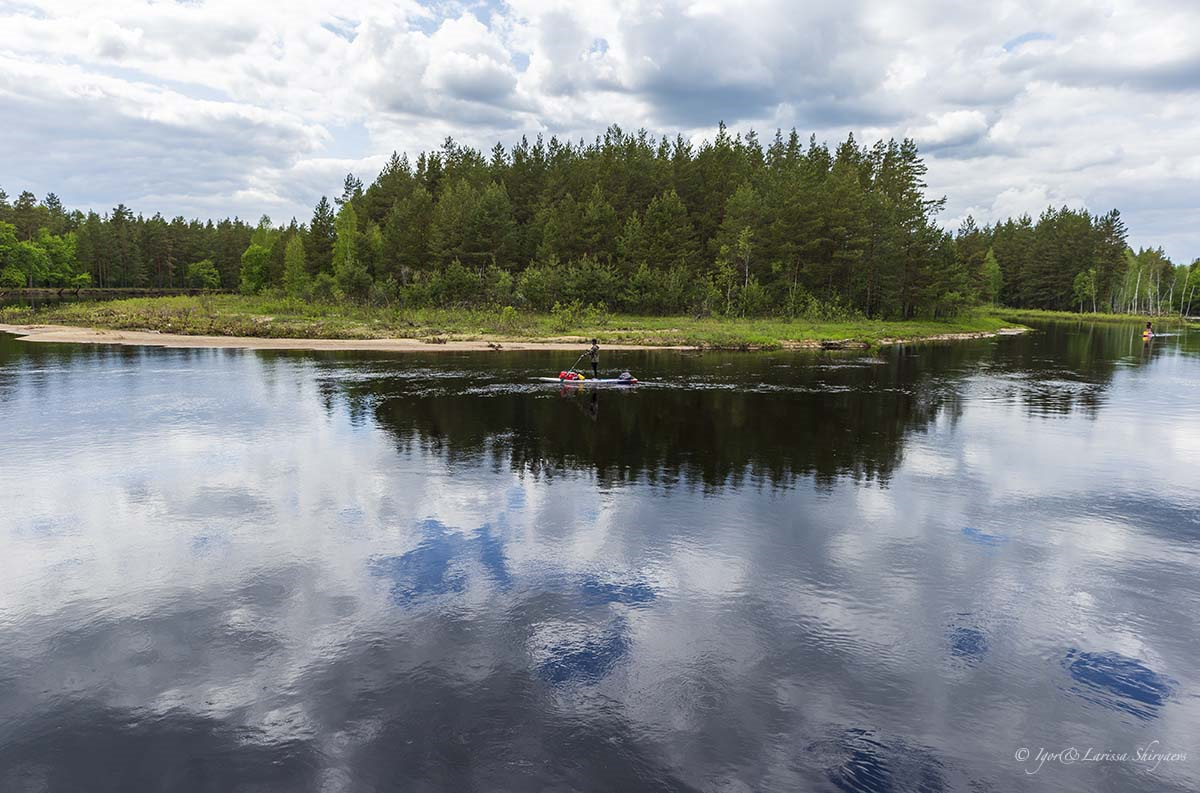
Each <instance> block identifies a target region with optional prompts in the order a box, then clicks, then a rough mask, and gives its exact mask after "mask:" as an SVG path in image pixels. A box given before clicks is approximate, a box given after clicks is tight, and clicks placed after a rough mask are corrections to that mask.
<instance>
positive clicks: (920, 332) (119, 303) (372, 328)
mask: <svg viewBox="0 0 1200 793" xmlns="http://www.w3.org/2000/svg"><path fill="white" fill-rule="evenodd" d="M0 322H5V323H13V324H22V323H24V324H33V323H40V324H53V325H75V326H81V327H91V328H109V329H117V330H150V331H158V332H161V333H178V334H184V335H211V336H252V337H262V338H306V339H378V338H415V339H428V340H430V341H433V340H435V339H447V340H450V339H462V340H471V339H488V340H496V341H517V340H555V339H562V338H563V337H587V338H591V337H593V336H594V337H596V338H598V339H600V340H601V341H602V342H605V343H608V344H616V343H627V344H647V345H661V346H668V345H694V346H700V347H714V348H732V349H772V348H779V347H788V346H800V345H804V344H814V343H820V342H848V343H851V344H858V345H864V346H875V345H878V344H881V343H886V342H888V341H895V340H901V339H903V340H919V339H925V338H930V337H933V336H942V335H946V334H959V333H986V332H993V331H996V330H999V329H1000V328H1003V327H1012V325H1013V323H1012V322H1010V321H1009V320H1008V319H1007V315H1002V314H997V313H990V312H979V313H972V314H964V315H962V316H959V317H956V318H954V319H952V320H946V321H937V320H912V321H904V322H890V321H880V320H871V319H863V318H852V319H842V320H828V321H826V320H805V319H786V318H778V317H764V318H752V319H738V318H726V317H687V316H675V317H644V316H629V315H620V314H617V315H592V316H590V317H588V316H583V315H581V316H577V317H562V316H552V315H550V314H534V313H527V312H514V311H513V310H512V309H507V310H503V311H502V310H499V309H492V308H474V309H465V308H464V309H409V308H395V307H391V308H385V307H367V306H355V305H349V304H329V303H309V302H305V301H300V300H292V299H288V298H279V297H270V296H254V297H248V296H243V295H202V296H172V297H143V298H129V299H122V300H109V301H100V302H77V303H58V304H53V305H49V306H44V307H41V308H38V309H31V308H28V307H8V308H0ZM564 340H566V339H564Z"/></svg>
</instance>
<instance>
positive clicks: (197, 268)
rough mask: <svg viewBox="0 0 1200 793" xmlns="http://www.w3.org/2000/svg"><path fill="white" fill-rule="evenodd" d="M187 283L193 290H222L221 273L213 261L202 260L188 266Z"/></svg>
mask: <svg viewBox="0 0 1200 793" xmlns="http://www.w3.org/2000/svg"><path fill="white" fill-rule="evenodd" d="M187 282H188V286H190V287H192V288H193V289H220V288H221V273H220V272H219V271H218V270H217V266H216V265H215V264H213V263H212V260H211V259H201V260H200V261H198V262H192V263H191V264H189V265H188V268H187Z"/></svg>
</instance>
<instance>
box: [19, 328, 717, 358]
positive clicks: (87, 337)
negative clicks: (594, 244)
mask: <svg viewBox="0 0 1200 793" xmlns="http://www.w3.org/2000/svg"><path fill="white" fill-rule="evenodd" d="M0 333H12V334H14V335H16V336H20V337H22V339H23V340H24V341H32V342H64V343H72V344H124V345H128V346H138V347H200V348H206V347H211V348H233V349H245V350H364V351H373V352H489V351H497V350H499V351H504V350H514V351H520V350H564V349H575V348H577V347H580V346H581V345H583V346H586V345H587V342H586V340H584V339H582V338H578V339H576V338H563V339H559V340H549V341H488V340H486V339H472V340H453V339H451V340H447V341H445V342H438V343H432V342H427V341H422V340H420V339H267V338H256V337H252V336H186V335H182V334H177V333H156V332H153V331H144V330H106V329H103V328H78V327H71V326H68V325H5V324H0ZM604 348H605V349H606V350H695V349H698V348H697V347H693V346H687V345H675V346H662V345H651V344H605V345H604Z"/></svg>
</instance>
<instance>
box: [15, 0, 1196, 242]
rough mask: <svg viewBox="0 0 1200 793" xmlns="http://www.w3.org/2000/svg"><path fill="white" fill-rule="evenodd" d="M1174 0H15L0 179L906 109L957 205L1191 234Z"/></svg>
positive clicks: (294, 195)
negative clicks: (1122, 220) (1120, 218)
mask: <svg viewBox="0 0 1200 793" xmlns="http://www.w3.org/2000/svg"><path fill="white" fill-rule="evenodd" d="M1197 30H1200V7H1197V6H1196V4H1195V3H1192V2H1188V1H1187V0H1142V1H1139V2H1133V1H1132V0H1078V2H1073V3H1046V2H1042V1H1041V0H1036V1H1035V0H1013V1H1012V2H1008V3H1004V4H984V5H976V4H970V5H968V4H962V3H956V2H951V0H912V1H911V2H909V3H904V4H900V3H895V2H884V0H837V1H836V2H831V1H828V0H814V1H812V2H806V3H804V4H802V5H798V4H796V3H794V2H786V1H785V0H700V1H699V2H681V1H680V0H655V1H653V2H652V1H651V0H617V1H616V2H588V3H578V2H572V3H568V2H560V1H559V0H512V1H511V2H507V3H505V2H498V1H497V0H491V1H490V2H478V3H457V2H437V3H432V4H418V3H415V2H354V1H353V0H349V1H348V0H339V2H326V0H298V1H297V2H289V3H286V4H275V3H258V4H254V3H246V2H244V1H243V0H236V1H235V0H204V1H194V2H188V3H172V2H153V3H147V2H127V1H123V0H118V1H117V2H109V3H103V4H97V3H92V2H82V0H53V2H50V0H20V1H19V2H4V0H0V117H3V118H4V119H5V134H4V142H3V145H2V146H0V186H2V187H3V188H4V189H5V190H6V191H7V192H8V193H9V194H10V195H15V194H16V193H17V192H19V191H21V190H25V189H29V190H32V191H34V192H35V193H37V194H38V195H39V196H41V195H44V194H45V193H46V192H49V191H54V192H56V193H58V194H59V196H60V197H61V198H62V199H63V200H64V201H65V202H66V203H67V204H68V206H73V207H81V208H96V209H101V210H103V209H105V208H108V207H111V206H113V205H115V204H116V203H117V202H119V201H123V202H125V203H126V204H129V205H131V206H132V207H133V208H134V209H135V210H138V211H143V212H154V211H156V210H161V211H163V212H164V213H166V214H184V215H187V216H202V217H209V216H224V215H226V214H238V215H241V216H243V217H250V218H257V217H258V216H259V215H261V214H263V213H266V214H269V215H271V216H272V217H273V218H274V219H276V220H277V221H279V220H287V219H288V218H290V217H292V216H293V215H295V216H297V217H299V218H300V219H301V220H304V219H306V218H307V217H308V216H309V214H310V213H311V207H312V205H313V204H314V203H315V202H316V200H317V199H318V198H319V197H320V196H321V195H322V194H323V193H327V194H332V193H336V192H337V191H338V190H339V189H340V184H341V178H342V176H343V175H344V174H345V173H346V172H347V171H354V172H355V173H356V174H358V175H359V176H360V177H362V178H364V179H366V180H369V179H371V178H373V177H374V175H375V173H376V172H377V171H378V169H379V167H380V166H381V165H382V164H383V162H384V161H385V160H386V157H387V155H388V154H390V152H391V151H393V150H400V151H409V152H410V153H413V154H415V153H416V152H417V151H420V150H422V149H427V148H431V147H435V146H437V145H439V144H440V142H441V141H442V140H443V139H444V138H445V137H446V136H447V135H453V136H454V137H455V138H456V139H458V140H460V141H462V142H465V143H469V144H473V145H477V146H480V147H484V148H489V147H490V146H491V145H492V144H493V143H495V142H496V141H497V140H499V141H502V142H505V143H511V142H513V141H515V140H517V139H519V138H520V136H521V135H531V136H532V135H535V134H537V133H543V134H547V135H549V134H558V135H565V136H569V137H572V138H578V137H581V136H582V137H585V138H591V137H593V136H594V135H595V134H596V133H598V132H600V131H602V130H603V129H604V128H605V127H606V126H607V125H608V124H609V123H612V122H616V123H619V124H620V125H621V126H622V127H624V128H626V129H637V128H639V127H644V128H646V129H648V130H649V131H651V132H652V133H655V134H670V135H674V134H675V133H677V132H679V133H683V134H684V135H686V136H691V137H694V138H696V139H700V138H704V137H708V136H711V135H712V133H713V131H714V129H715V127H716V124H717V122H718V121H721V120H724V121H725V122H726V123H727V124H728V125H729V126H730V127H731V128H733V129H735V130H740V131H744V130H747V129H750V128H754V129H756V130H757V131H758V132H759V135H760V137H763V138H768V137H769V136H770V135H771V134H773V132H774V130H775V129H776V128H778V127H782V128H783V129H785V130H786V129H789V128H791V127H796V128H797V129H798V130H799V131H800V132H801V134H802V135H804V136H807V135H808V133H810V132H815V133H816V134H817V136H818V137H819V138H824V139H827V140H830V141H837V140H839V139H842V138H844V137H845V135H846V133H847V132H850V131H853V132H854V133H855V135H856V136H857V137H858V138H859V139H860V140H862V141H866V142H870V141H873V140H875V139H877V138H881V137H883V138H887V137H892V136H896V137H900V136H910V137H913V138H915V139H916V141H917V143H918V144H919V145H920V147H921V150H922V151H923V152H924V153H925V156H926V158H927V160H928V163H929V177H928V178H929V183H930V187H931V189H932V190H933V191H934V192H935V193H937V194H945V195H946V196H947V197H948V199H949V200H948V203H947V208H946V210H945V212H944V214H943V216H942V220H943V222H944V223H945V224H946V225H947V226H949V227H954V226H957V224H958V223H959V222H960V221H961V219H962V218H964V217H965V216H966V215H967V214H972V215H974V216H975V217H976V218H977V219H979V220H981V221H990V220H995V219H999V218H1003V217H1006V216H1008V215H1011V214H1019V213H1021V212H1029V213H1031V214H1035V215H1036V214H1037V213H1038V212H1039V211H1041V210H1042V209H1043V208H1045V207H1046V206H1047V205H1048V204H1051V203H1052V204H1055V205H1062V204H1067V205H1071V206H1082V207H1087V208H1089V209H1092V210H1094V211H1106V210H1108V209H1109V208H1112V207H1114V206H1115V207H1118V208H1120V209H1121V210H1122V212H1123V213H1124V215H1125V217H1126V220H1127V222H1128V224H1129V226H1130V229H1131V232H1132V235H1131V242H1132V243H1133V244H1134V245H1135V246H1136V245H1163V246H1164V247H1165V248H1166V249H1167V252H1168V253H1169V254H1170V255H1171V256H1172V257H1173V258H1175V259H1176V260H1177V261H1191V259H1193V258H1195V257H1197V256H1200V230H1198V229H1197V226H1196V223H1195V218H1196V217H1197V210H1198V209H1200V151H1198V150H1197V148H1196V145H1195V138H1196V130H1198V129H1200V101H1198V100H1200V39H1197V37H1195V36H1194V33H1195V32H1196V31H1197Z"/></svg>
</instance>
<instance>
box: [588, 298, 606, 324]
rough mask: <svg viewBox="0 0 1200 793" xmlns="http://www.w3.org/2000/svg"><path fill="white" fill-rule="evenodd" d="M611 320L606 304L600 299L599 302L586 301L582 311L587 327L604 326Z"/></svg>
mask: <svg viewBox="0 0 1200 793" xmlns="http://www.w3.org/2000/svg"><path fill="white" fill-rule="evenodd" d="M611 321H612V315H611V314H609V313H608V304H607V303H605V302H604V301H603V300H601V301H600V302H599V303H588V307H587V308H586V309H585V310H584V312H583V322H584V324H585V325H587V326H588V327H589V328H604V327H607V326H608V323H609V322H611Z"/></svg>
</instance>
